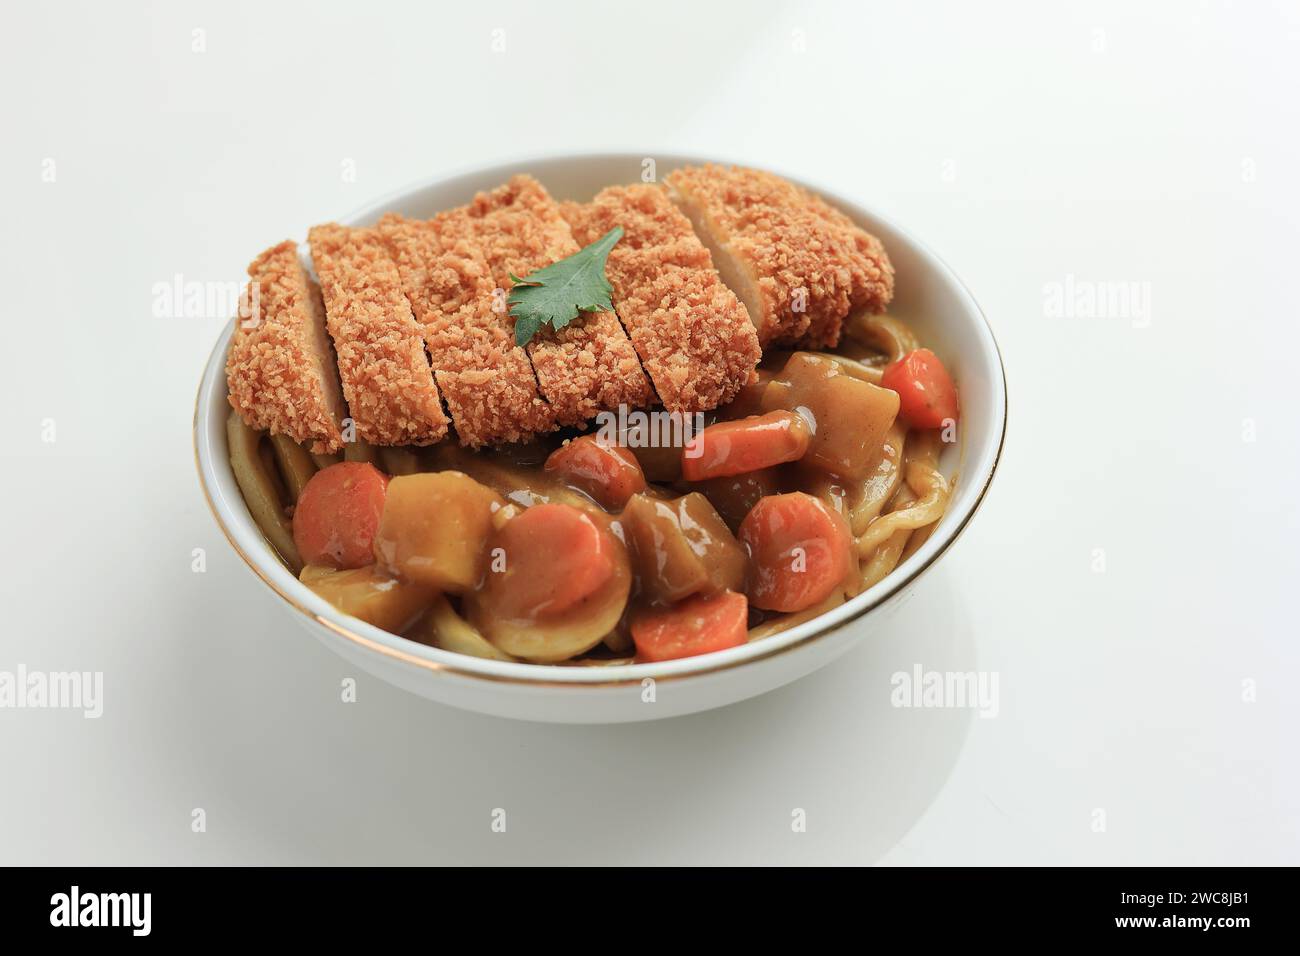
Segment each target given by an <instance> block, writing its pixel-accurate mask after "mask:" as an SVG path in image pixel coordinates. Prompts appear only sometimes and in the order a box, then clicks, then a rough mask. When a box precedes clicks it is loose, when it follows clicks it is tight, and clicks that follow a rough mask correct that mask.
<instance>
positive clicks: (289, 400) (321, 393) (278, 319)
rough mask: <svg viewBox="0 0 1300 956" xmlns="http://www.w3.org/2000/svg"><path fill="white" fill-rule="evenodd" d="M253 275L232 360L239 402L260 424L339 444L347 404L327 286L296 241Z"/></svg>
mask: <svg viewBox="0 0 1300 956" xmlns="http://www.w3.org/2000/svg"><path fill="white" fill-rule="evenodd" d="M248 276H249V279H250V282H249V287H248V291H247V292H246V293H245V295H246V299H245V304H246V306H247V307H248V308H247V310H246V314H244V315H241V316H240V317H239V319H238V324H237V325H236V327H235V337H234V341H233V342H232V344H231V346H230V355H229V356H228V357H227V359H226V381H227V382H228V383H229V386H230V404H231V406H233V407H234V409H235V411H236V412H238V413H239V416H240V417H241V418H242V419H243V420H244V421H245V422H247V423H248V425H249V426H250V427H252V428H258V429H265V430H267V431H269V432H271V433H272V434H276V435H287V436H288V437H289V438H292V439H293V440H294V441H296V442H301V443H303V444H307V445H310V447H311V450H312V451H313V452H318V453H324V452H334V451H338V450H339V449H340V448H342V447H343V434H342V428H341V425H342V421H343V419H344V418H345V417H346V415H347V410H346V408H345V406H344V404H343V393H342V391H341V389H340V388H339V374H338V368H337V367H336V366H335V364H334V353H333V350H332V349H331V347H330V340H329V336H328V335H327V334H326V332H325V309H324V307H323V305H322V304H321V295H320V289H319V288H318V287H317V286H316V283H314V282H312V281H311V278H310V277H309V276H308V275H307V270H305V269H304V268H303V267H302V263H301V262H299V260H298V247H297V245H296V244H295V243H293V242H290V241H288V240H285V241H284V242H282V243H280V244H279V245H277V246H272V247H271V248H270V249H267V250H266V251H265V252H263V253H262V254H261V255H260V256H258V257H257V258H256V259H254V260H253V262H252V264H251V265H249V267H248Z"/></svg>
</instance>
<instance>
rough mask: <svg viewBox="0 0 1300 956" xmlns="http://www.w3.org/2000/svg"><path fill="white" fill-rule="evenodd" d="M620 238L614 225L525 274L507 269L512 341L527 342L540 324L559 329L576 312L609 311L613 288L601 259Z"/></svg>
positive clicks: (606, 255)
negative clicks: (510, 284)
mask: <svg viewBox="0 0 1300 956" xmlns="http://www.w3.org/2000/svg"><path fill="white" fill-rule="evenodd" d="M622 238H623V227H622V226H615V227H614V228H613V229H611V230H610V231H609V232H607V233H605V234H604V235H603V236H601V237H600V238H599V239H597V240H596V241H595V242H593V243H592V244H591V245H589V246H587V247H586V248H584V249H579V250H578V251H577V252H575V253H574V254H573V255H571V256H569V257H568V258H566V259H561V260H560V261H559V262H553V263H551V264H550V265H549V266H546V267H545V268H544V269H538V270H537V271H536V272H534V273H532V275H530V276H528V277H527V278H524V279H521V278H519V277H518V276H517V275H515V274H514V273H513V272H512V273H510V281H512V282H513V283H514V284H515V287H514V288H513V289H511V290H510V297H509V298H508V299H506V302H507V303H508V304H509V306H510V315H511V316H513V317H514V320H515V344H516V345H527V344H528V343H529V342H530V341H531V340H532V337H533V336H534V335H536V334H537V330H538V329H540V328H541V327H542V326H543V325H549V326H550V327H551V328H553V329H562V328H564V327H565V326H566V325H568V324H569V323H570V322H572V321H573V320H574V319H576V318H577V317H578V313H579V312H610V311H613V309H614V303H613V302H612V301H610V296H611V295H613V293H614V289H613V288H612V287H611V286H610V284H609V280H608V279H606V278H605V260H606V259H607V258H608V257H609V250H611V249H613V248H614V245H615V243H617V242H618V241H619V240H620V239H622Z"/></svg>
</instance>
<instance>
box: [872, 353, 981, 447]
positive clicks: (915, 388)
mask: <svg viewBox="0 0 1300 956" xmlns="http://www.w3.org/2000/svg"><path fill="white" fill-rule="evenodd" d="M880 384H881V386H882V387H884V388H888V389H892V390H893V391H895V392H897V393H898V411H899V414H900V415H902V416H903V418H905V419H906V420H907V421H908V422H909V423H910V424H912V425H914V426H916V427H917V428H942V427H944V423H945V422H947V421H956V420H957V416H958V414H959V413H960V410H961V406H960V403H959V402H958V400H957V386H956V385H954V384H953V382H952V376H950V375H949V374H948V370H947V369H946V368H944V367H943V362H941V361H939V356H937V355H935V354H934V353H933V352H931V351H930V350H929V349H915V350H914V351H911V352H908V353H907V354H906V355H904V356H903V357H902V358H901V359H899V360H898V361H897V362H895V363H894V364H893V365H891V366H889V368H887V369H885V372H884V374H883V375H881V377H880Z"/></svg>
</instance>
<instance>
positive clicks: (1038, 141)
mask: <svg viewBox="0 0 1300 956" xmlns="http://www.w3.org/2000/svg"><path fill="white" fill-rule="evenodd" d="M436 6H437V7H438V8H439V9H437V10H435V5H433V4H415V3H411V4H404V5H398V4H393V5H391V6H386V5H384V4H379V3H364V4H358V3H352V2H346V3H343V2H333V3H323V4H311V5H308V4H293V5H288V4H286V5H283V7H282V6H281V5H278V4H277V5H271V4H266V3H260V2H258V3H253V2H249V3H209V4H180V3H161V2H160V3H156V4H141V3H137V4H123V5H116V4H115V5H108V4H95V3H80V4H50V5H45V4H39V5H38V4H35V3H28V4H23V5H21V6H18V7H15V8H13V9H12V10H11V11H10V12H9V13H8V15H7V17H6V23H7V25H6V29H5V30H4V31H3V36H2V38H0V54H2V55H0V89H4V90H5V93H4V102H5V108H4V111H3V120H2V122H3V126H4V134H3V140H4V147H3V149H0V197H3V203H2V204H0V210H2V211H3V212H2V215H3V226H0V242H3V249H2V250H0V251H2V252H3V254H2V255H0V270H3V279H4V282H3V289H4V294H5V304H4V308H3V328H4V345H3V346H2V347H0V383H2V388H3V396H4V406H5V408H4V413H5V415H4V418H5V432H6V434H5V441H4V442H3V444H0V448H2V449H3V455H4V462H3V479H2V481H3V484H2V485H0V492H2V494H3V501H4V506H5V525H6V531H5V536H4V540H5V544H6V547H5V549H4V558H3V561H4V568H3V574H0V589H3V590H2V591H0V593H3V595H4V599H5V607H6V611H7V619H6V622H5V626H4V627H3V628H2V629H0V670H13V669H14V668H15V667H17V665H18V664H19V663H22V664H25V665H26V666H27V667H28V668H29V669H41V670H45V671H57V670H86V671H102V672H103V674H104V712H103V716H102V717H101V718H99V719H98V720H88V719H84V718H83V717H82V716H81V715H80V714H79V713H77V712H70V711H61V710H30V709H28V710H14V709H3V710H0V759H2V760H3V776H4V786H3V787H0V815H2V816H3V819H4V820H5V821H6V838H5V840H4V841H3V845H2V847H0V862H4V863H46V862H49V863H97V864H106V863H160V862H161V863H390V862H402V863H418V862H427V863H504V862H530V863H531V862H547V863H607V862H613V863H627V864H637V863H642V864H644V863H721V862H740V863H874V862H879V863H887V864H968V863H1084V864H1102V863H1119V864H1136V863H1175V864H1182V863H1280V862H1290V863H1296V862H1300V832H1298V829H1300V827H1298V826H1297V819H1298V817H1300V814H1298V812H1297V811H1298V808H1300V800H1298V799H1297V795H1296V794H1297V784H1300V779H1298V773H1297V768H1296V746H1295V733H1296V727H1297V726H1298V725H1300V720H1297V718H1298V717H1300V713H1298V711H1300V706H1298V705H1297V697H1298V695H1297V694H1296V691H1295V680H1296V674H1297V668H1298V667H1300V653H1298V652H1297V640H1298V639H1300V633H1297V627H1296V624H1295V620H1296V617H1295V614H1294V610H1293V605H1292V603H1291V602H1292V600H1293V599H1294V598H1295V595H1296V591H1297V583H1298V577H1300V575H1298V572H1300V561H1298V559H1297V547H1296V544H1295V540H1296V537H1295V536H1296V532H1297V530H1300V510H1298V509H1297V504H1296V502H1297V493H1298V492H1300V483H1298V482H1297V481H1296V472H1297V468H1298V467H1300V454H1298V453H1297V447H1298V444H1300V443H1298V441H1297V432H1298V431H1300V430H1298V429H1297V419H1296V415H1297V412H1296V408H1297V398H1296V396H1297V387H1296V386H1297V380H1298V379H1300V374H1297V370H1296V357H1297V347H1298V346H1300V335H1298V334H1297V331H1296V328H1297V323H1298V322H1300V293H1298V292H1297V289H1298V288H1300V284H1298V283H1297V282H1296V276H1297V274H1298V273H1300V268H1298V267H1297V256H1298V255H1300V242H1298V240H1300V202H1298V200H1300V178H1297V175H1296V170H1297V168H1300V134H1298V133H1297V124H1296V111H1295V101H1294V100H1295V91H1296V89H1297V80H1298V79H1300V56H1298V55H1297V54H1298V53H1300V50H1298V49H1297V47H1298V46H1300V43H1298V37H1300V10H1297V6H1296V4H1294V3H1291V4H1281V3H1279V4H1275V5H1265V4H1249V3H1242V2H1238V3H1230V2H1226V0H1209V2H1203V3H1167V4H1133V3H1107V4H1101V5H1093V4H1089V5H1087V6H1085V5H1069V6H1063V7H1061V8H1059V9H1058V8H1057V5H1048V4H1038V3H1023V4H1007V5H1000V6H997V7H994V8H983V7H981V8H980V9H977V6H980V5H973V4H965V3H953V4H944V5H933V6H914V5H910V4H909V5H885V4H872V5H870V6H868V5H864V4H856V3H855V4H848V3H845V4H840V5H837V4H833V3H809V4H798V3H767V4H762V3H756V4H743V5H742V4H734V5H724V4H715V3H708V4H706V3H700V2H686V3H678V2H667V3H665V2H660V3H655V4H650V5H645V4H626V5H618V4H614V3H591V4H582V5H577V4H574V5H571V6H566V5H563V4H554V3H552V4H547V5H542V4H536V5H534V4H526V3H519V4H504V3H492V2H476V3H472V4H471V3H458V4H454V5H452V4H446V5H444V4H439V5H436ZM1049 8H1050V9H1049ZM195 30H201V31H204V32H203V33H202V34H201V35H200V34H195V33H194V31H195ZM496 30H504V34H496V33H494V31H496ZM502 36H503V37H504V46H505V48H504V50H502V51H500V52H494V50H493V44H494V40H499V39H500V38H501V37H502ZM200 37H201V39H202V41H203V42H202V45H204V46H205V50H203V51H201V52H196V51H195V50H194V47H195V45H196V44H197V43H198V40H199V38H200ZM564 148H572V149H574V150H581V149H596V150H600V149H618V148H632V149H638V150H640V149H645V150H647V154H648V155H653V151H654V150H655V149H663V150H665V151H668V150H681V151H697V152H703V153H709V152H714V153H720V154H725V155H730V156H739V157H744V158H748V159H750V160H751V161H752V162H754V163H755V164H770V165H772V166H775V167H778V168H786V169H791V170H800V171H804V172H805V174H806V175H807V177H808V178H809V179H812V180H815V181H821V182H825V183H828V184H831V185H833V186H834V187H835V188H837V189H839V190H841V191H843V192H846V193H849V194H853V195H855V196H858V197H859V198H861V199H862V200H863V201H865V202H866V203H868V204H870V205H872V206H874V207H875V208H877V209H879V210H880V211H881V212H883V213H885V214H886V215H888V216H890V217H891V218H893V219H895V220H896V221H897V222H899V223H900V224H902V225H903V226H904V227H905V228H907V229H909V230H911V231H912V232H913V233H914V234H916V235H917V236H919V237H921V238H922V239H923V240H924V241H925V242H927V243H928V244H930V245H931V246H932V247H933V248H934V249H936V250H937V251H938V252H939V254H940V255H942V256H943V257H944V258H945V259H946V260H947V261H948V262H949V263H950V264H951V265H952V267H953V268H954V269H955V270H956V271H957V273H958V274H959V275H960V276H962V278H963V279H964V280H965V282H966V283H967V284H968V285H969V286H970V288H971V289H972V291H973V292H974V294H975V296H976V298H977V299H978V300H979V301H980V303H981V305H982V306H983V308H984V310H985V311H986V312H987V314H988V315H989V317H990V319H991V321H992V323H993V325H994V328H995V330H996V333H997V336H998V338H999V341H1000V343H1001V347H1002V350H1003V353H1004V357H1005V360H1006V366H1007V370H1008V374H1009V378H1010V390H1011V423H1010V430H1009V434H1008V438H1007V445H1006V452H1005V456H1004V459H1003V463H1002V466H1001V470H1000V473H999V476H998V479H997V481H996V482H995V483H994V487H993V489H992V492H991V493H990V495H989V497H988V498H987V500H986V502H985V504H984V506H983V509H982V511H981V513H980V514H979V515H978V517H977V519H976V520H975V522H974V523H973V525H972V526H971V527H970V528H969V530H968V531H967V533H966V534H965V535H964V536H963V538H962V540H961V541H960V542H959V544H958V545H957V547H956V548H955V549H954V551H953V552H952V553H951V554H950V555H949V556H948V557H947V558H945V559H944V561H943V562H942V563H941V565H940V567H939V568H938V569H937V570H936V572H935V573H933V574H931V575H929V576H927V577H926V579H925V580H924V581H923V583H922V584H921V585H920V587H919V590H918V592H917V593H916V595H915V596H914V598H913V600H912V601H911V602H910V604H909V605H908V606H907V608H906V609H905V610H904V611H903V612H902V613H901V614H900V615H899V617H898V619H897V620H896V622H895V623H893V624H891V625H889V626H888V627H886V628H884V629H883V630H880V631H879V632H876V633H873V634H871V635H869V636H866V637H864V639H863V641H862V646H861V647H860V649H857V650H855V651H854V652H852V653H851V654H850V655H849V656H847V657H846V658H844V659H842V660H841V661H840V662H838V663H837V664H836V665H833V666H832V667H830V668H828V669H826V670H824V671H822V672H821V673H818V674H816V675H814V676H812V677H810V678H807V679H805V680H803V681H801V682H798V683H796V684H794V685H791V686H788V687H786V688H784V689H782V690H780V691H777V692H775V693H772V694H769V695H767V696H766V697H763V698H760V699H757V700H753V701H750V702H747V703H743V704H740V705H737V706H734V707H731V708H728V709H725V710H721V711H716V712H713V713H708V714H704V715H699V716H694V717H686V718H680V719H676V720H669V721H663V722H657V723H650V724H643V725H637V726H617V727H585V728H584V727H563V726H544V725H527V724H520V723H513V722H509V721H504V720H497V719H491V718H486V717H479V716H475V715H473V714H468V713H461V712H457V711H454V710H449V709H446V708H444V707H440V706H438V705H435V704H432V703H428V702H426V701H424V700H421V699H418V698H416V697H413V696H409V695H407V694H405V693H403V692H400V691H397V690H395V689H392V688H390V687H388V686H386V685H384V684H382V683H380V682H379V681H377V680H374V679H372V678H370V677H368V676H366V675H365V674H363V673H357V672H355V671H354V670H353V669H351V668H350V667H348V666H347V665H346V664H345V663H344V662H343V661H342V660H341V659H340V658H337V657H335V656H333V655H332V654H331V653H330V652H329V651H328V650H326V649H325V648H324V647H322V646H321V645H319V644H317V643H316V642H314V641H313V640H311V638H310V637H308V636H306V635H305V634H304V633H303V632H301V631H300V630H298V629H297V628H296V627H295V626H294V625H292V624H291V623H290V622H289V621H288V618H287V617H286V616H285V615H283V614H282V613H281V611H280V610H279V609H278V608H277V607H276V606H275V603H276V599H275V598H274V597H273V596H272V595H271V594H269V593H268V592H266V591H265V590H264V589H262V588H261V587H260V586H258V585H257V584H256V583H255V582H254V580H253V579H252V578H251V576H250V575H249V574H248V573H247V571H246V570H245V569H244V568H243V566H242V565H241V563H240V561H239V559H238V557H237V556H236V555H235V554H234V553H233V552H232V551H231V550H230V549H229V548H228V546H227V545H226V543H225V540H224V539H223V537H222V536H221V534H220V532H219V531H218V529H217V528H216V526H215V525H214V523H213V521H212V519H211V517H210V515H209V514H208V511H207V508H206V506H205V505H204V503H203V500H202V498H201V496H200V494H199V490H198V486H197V481H196V477H195V471H194V464H193V459H192V453H191V449H190V417H191V414H192V410H193V398H194V390H195V386H196V384H197V380H198V375H199V371H200V367H201V366H202V364H203V362H204V360H205V359H206V357H207V354H208V352H209V350H210V348H211V345H212V343H213V341H214V339H215V338H216V336H217V333H218V330H219V329H220V327H221V325H222V323H223V321H224V319H223V317H222V316H220V315H210V316H207V317H201V316H200V317H183V316H173V317H156V316H155V315H154V312H153V305H154V301H155V291H154V290H155V285H156V284H157V283H167V282H171V281H173V277H174V276H176V275H178V274H179V275H181V276H183V277H184V278H185V280H186V281H190V280H197V281H202V282H222V281H229V280H237V279H239V278H240V276H241V275H242V270H243V268H244V266H245V265H246V264H247V262H248V260H249V259H250V258H251V257H252V256H253V255H254V254H255V253H256V252H257V251H258V250H260V249H262V248H264V247H265V246H267V245H269V244H270V243H271V242H273V241H276V240H279V239H281V238H283V237H286V236H294V237H299V238H301V237H302V236H304V235H305V233H306V229H307V227H308V226H309V225H311V224H312V223H315V222H318V221H323V220H325V219H328V218H333V217H336V216H340V215H343V214H346V213H347V212H349V211H350V210H351V209H353V208H355V207H358V206H360V205H361V204H363V203H365V202H368V201H369V200H371V199H373V198H376V197H378V196H380V195H382V194H385V193H387V192H389V191H391V190H394V189H396V188H399V187H401V186H404V185H406V184H407V183H409V182H411V181H414V180H417V179H421V178H424V177H428V176H431V175H434V174H437V173H439V172H441V171H448V170H453V169H458V168H461V167H464V166H467V165H473V164H478V163H486V162H489V161H494V160H499V159H506V158H510V157H512V156H514V155H519V154H526V153H534V152H544V151H551V150H558V149H564ZM49 160H53V167H52V168H53V170H54V181H53V182H47V181H44V180H45V178H47V177H45V176H44V175H43V174H45V173H46V172H47V171H48V170H49V169H51V167H50V166H49V164H48V162H47V161H49ZM349 164H350V165H349ZM349 168H350V169H352V170H354V171H355V177H354V181H348V178H349V177H347V176H345V175H344V171H345V170H346V169H349ZM1068 277H1073V278H1072V279H1069V278H1068ZM1067 281H1074V282H1076V283H1078V282H1088V283H1115V282H1135V283H1139V284H1145V285H1142V286H1140V288H1145V289H1149V290H1150V310H1149V315H1148V316H1147V317H1146V318H1139V319H1125V318H1122V317H1119V318H1107V317H1095V318H1082V317H1077V316H1076V317H1073V318H1066V317H1054V316H1052V315H1050V314H1048V313H1049V311H1050V310H1049V309H1048V308H1046V306H1045V287H1051V284H1052V283H1061V284H1064V283H1065V282H1067ZM1148 319H1149V321H1148ZM46 420H53V422H54V424H55V428H56V431H55V436H56V440H55V441H53V442H49V441H44V440H42V439H43V434H42V432H43V429H44V428H45V427H46V424H47V422H46ZM1252 428H1253V435H1254V440H1253V441H1248V440H1245V439H1246V438H1249V437H1250V430H1251V429H1252ZM195 548H202V549H205V551H206V555H207V569H206V572H205V573H201V574H200V573H194V572H193V571H192V569H191V566H192V557H191V555H192V553H193V550H194V549H195ZM1097 549H1101V550H1102V551H1104V559H1105V570H1104V572H1101V573H1098V572H1097V571H1095V570H1094V564H1095V563H1096V557H1095V552H1096V550H1097ZM914 663H921V664H922V665H924V666H925V667H926V668H927V669H938V670H968V669H980V670H984V671H989V672H996V673H997V674H998V676H999V686H1000V708H999V712H998V714H997V716H996V717H993V718H989V719H984V718H981V717H979V716H977V715H974V714H972V713H971V712H970V711H961V710H949V711H917V710H903V709H896V708H893V707H891V706H890V705H889V700H888V696H889V690H890V685H889V679H890V675H891V674H892V673H894V672H895V671H898V670H905V669H909V668H911V666H912V665H913V664H914ZM349 676H354V677H356V678H357V681H358V699H357V701H356V702H355V703H343V702H341V700H340V693H339V687H340V681H341V680H343V679H344V678H345V677H349ZM1247 681H1250V682H1253V685H1247V684H1244V683H1243V682H1247ZM1250 686H1253V688H1254V700H1253V702H1252V701H1249V700H1244V699H1243V697H1249V696H1251V695H1250V694H1248V693H1246V692H1244V691H1243V688H1244V687H1250ZM195 808H202V809H203V810H204V812H205V815H206V831H205V832H202V833H195V832H193V831H192V828H191V820H192V812H193V810H194V809H195ZM495 808H503V809H505V810H506V811H507V820H508V826H507V830H506V832H505V833H494V832H493V831H492V828H491V814H492V811H493V810H494V809H495ZM795 808H799V809H803V810H804V811H805V812H806V815H807V830H806V832H802V833H798V832H793V830H792V827H791V820H792V812H793V810H794V809H795ZM1098 810H1101V811H1103V812H1104V820H1105V828H1104V830H1099V829H1098V827H1097V825H1096V824H1097V821H1098V820H1099V819H1101V817H1099V815H1098V814H1097V813H1096V811H1098Z"/></svg>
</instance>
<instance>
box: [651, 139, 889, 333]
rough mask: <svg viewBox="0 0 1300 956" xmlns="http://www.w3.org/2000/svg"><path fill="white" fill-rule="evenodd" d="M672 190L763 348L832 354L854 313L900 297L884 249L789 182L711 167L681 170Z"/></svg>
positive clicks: (669, 182)
mask: <svg viewBox="0 0 1300 956" xmlns="http://www.w3.org/2000/svg"><path fill="white" fill-rule="evenodd" d="M665 185H666V186H667V187H668V191H669V194H670V195H671V196H672V199H673V201H674V202H675V203H676V204H677V205H678V206H679V207H680V208H681V209H682V211H683V212H685V213H686V215H687V216H688V217H689V218H690V220H691V223H692V224H693V225H694V227H695V230H696V232H697V233H698V234H699V236H700V238H701V239H702V240H703V241H704V243H705V245H707V246H708V247H709V249H710V251H711V252H712V253H713V258H714V261H715V262H716V264H717V267H718V269H719V271H720V272H721V274H722V277H723V279H724V280H726V282H727V285H729V286H730V287H731V288H732V289H734V290H735V292H736V294H737V295H738V296H740V299H741V301H742V302H744V304H745V308H746V309H747V310H748V312H749V315H750V318H751V319H752V320H753V322H754V327H755V328H756V329H758V338H759V341H760V342H761V343H762V344H763V346H764V347H765V348H766V347H767V346H769V345H777V346H799V347H805V348H827V347H833V346H835V345H836V344H838V342H839V337H840V328H841V325H842V323H843V321H844V318H845V316H847V315H848V313H849V311H850V310H851V309H865V310H867V311H871V312H881V311H884V308H885V306H886V305H887V304H888V303H889V300H890V299H891V298H893V294H894V270H893V267H892V266H891V265H890V262H889V257H888V256H887V255H886V254H885V250H884V248H883V247H882V246H881V244H880V241H879V240H878V239H876V238H875V237H874V236H872V235H870V234H868V233H866V232H864V231H863V230H862V229H859V228H858V227H857V226H855V225H854V224H853V222H852V221H851V220H850V219H849V218H848V217H847V216H845V215H844V214H843V213H841V212H840V211H839V210H837V209H834V208H832V207H831V206H829V205H828V204H827V203H826V202H825V201H823V200H822V199H820V198H819V197H817V196H814V195H813V194H812V193H810V192H808V191H807V190H806V189H802V188H800V187H798V186H796V185H794V184H793V183H791V182H789V181H788V180H785V179H782V178H781V177H779V176H775V175H773V174H772V173H765V172H761V171H759V170H754V169H744V168H741V167H737V166H730V167H727V166H715V165H712V164H709V165H705V166H698V167H691V166H687V167H684V168H682V169H678V170H675V171H674V172H672V173H669V174H668V176H667V177H666V178H665Z"/></svg>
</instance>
